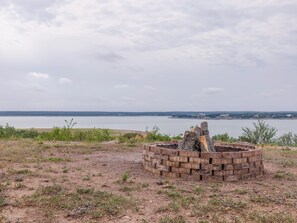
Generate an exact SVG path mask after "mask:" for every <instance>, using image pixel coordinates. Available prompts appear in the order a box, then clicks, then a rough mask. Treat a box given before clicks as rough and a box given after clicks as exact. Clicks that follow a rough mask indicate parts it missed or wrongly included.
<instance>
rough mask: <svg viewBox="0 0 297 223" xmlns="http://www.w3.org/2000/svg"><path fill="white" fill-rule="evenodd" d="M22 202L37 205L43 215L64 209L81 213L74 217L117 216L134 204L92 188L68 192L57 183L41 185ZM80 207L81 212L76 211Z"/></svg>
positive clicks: (68, 211) (128, 200)
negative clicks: (46, 185)
mask: <svg viewBox="0 0 297 223" xmlns="http://www.w3.org/2000/svg"><path fill="white" fill-rule="evenodd" d="M24 202H25V204H26V205H27V206H32V207H38V208H39V209H40V210H42V211H43V213H44V215H47V214H48V213H54V212H56V211H64V212H67V213H73V212H76V213H81V214H77V215H75V216H76V217H80V216H81V215H82V214H83V215H88V216H90V217H92V218H102V217H104V216H106V215H110V216H117V215H119V214H121V213H123V212H124V211H125V210H127V209H129V208H132V207H135V205H136V203H135V202H134V201H132V200H130V199H127V198H124V197H122V196H119V195H114V194H112V193H108V192H102V191H95V190H93V189H92V188H79V189H77V190H76V192H75V193H69V192H67V190H66V189H64V188H62V187H61V186H59V185H53V186H49V187H41V188H39V189H38V190H37V191H36V192H35V193H34V194H33V195H31V196H29V197H26V198H24ZM82 209H83V212H78V211H77V210H80V211H81V210H82ZM70 216H71V215H70ZM53 221H54V220H53Z"/></svg>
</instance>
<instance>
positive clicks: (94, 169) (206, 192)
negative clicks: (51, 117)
mask: <svg viewBox="0 0 297 223" xmlns="http://www.w3.org/2000/svg"><path fill="white" fill-rule="evenodd" d="M131 151H132V152H131ZM133 151H134V152H133ZM127 153H128V154H130V156H132V158H133V157H134V156H136V157H139V158H141V148H140V147H137V146H136V147H135V148H131V147H127V146H126V145H124V144H119V143H81V142H80V143H74V142H45V141H44V142H40V141H32V140H19V141H0V222H1V223H2V222H3V223H4V222H5V223H6V222H9V221H10V222H17V221H18V220H17V219H20V221H21V222H27V221H28V219H29V220H32V221H36V222H62V221H63V222H65V221H69V222H71V223H74V222H113V221H117V222H121V221H123V222H134V221H138V222H159V223H172V222H173V223H185V222H189V223H206V222H209V223H210V222H211V223H229V222H230V223H245V222H251V223H254V222H255V223H274V222H275V223H279V222H284V223H293V222H297V213H296V208H297V184H296V180H297V178H296V176H297V165H296V160H297V150H287V149H282V148H270V147H267V148H264V159H265V168H266V175H265V176H264V177H263V178H259V179H255V180H252V181H242V182H236V183H211V182H209V183H204V182H192V181H188V182H187V181H179V180H171V179H169V180H168V179H167V180H166V179H163V180H162V182H163V183H162V184H161V185H160V184H156V182H159V181H160V179H159V178H158V177H156V176H154V175H152V174H150V173H147V172H145V171H143V170H142V168H141V165H140V164H139V163H138V162H133V159H134V158H133V159H132V158H131V157H129V156H127V155H126V154H127ZM139 154H140V155H139ZM108 157H111V158H112V159H114V161H113V162H110V160H109V159H110V158H108ZM288 164H289V165H288ZM11 213H13V214H11ZM24 213H30V214H24ZM24 215H25V216H24ZM14 217H15V218H14Z"/></svg>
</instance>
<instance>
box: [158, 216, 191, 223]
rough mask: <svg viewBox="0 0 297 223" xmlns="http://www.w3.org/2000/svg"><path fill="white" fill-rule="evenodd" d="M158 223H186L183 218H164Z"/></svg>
mask: <svg viewBox="0 0 297 223" xmlns="http://www.w3.org/2000/svg"><path fill="white" fill-rule="evenodd" d="M160 223H186V220H185V219H184V217H183V216H176V217H169V216H165V217H162V218H161V219H160Z"/></svg>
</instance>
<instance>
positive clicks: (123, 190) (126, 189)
mask: <svg viewBox="0 0 297 223" xmlns="http://www.w3.org/2000/svg"><path fill="white" fill-rule="evenodd" d="M133 190H135V188H134V187H128V186H123V187H121V188H120V189H119V191H122V192H131V191H133Z"/></svg>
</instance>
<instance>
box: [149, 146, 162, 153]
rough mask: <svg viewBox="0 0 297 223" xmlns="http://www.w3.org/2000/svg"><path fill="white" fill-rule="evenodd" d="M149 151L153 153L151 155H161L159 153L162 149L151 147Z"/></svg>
mask: <svg viewBox="0 0 297 223" xmlns="http://www.w3.org/2000/svg"><path fill="white" fill-rule="evenodd" d="M150 151H151V152H153V153H159V154H161V152H162V148H158V147H151V148H150Z"/></svg>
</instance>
